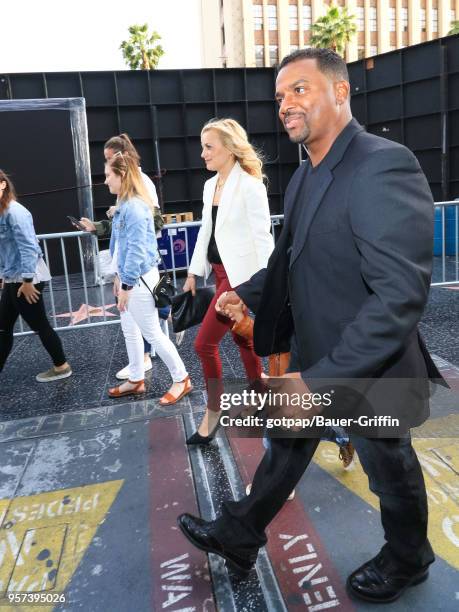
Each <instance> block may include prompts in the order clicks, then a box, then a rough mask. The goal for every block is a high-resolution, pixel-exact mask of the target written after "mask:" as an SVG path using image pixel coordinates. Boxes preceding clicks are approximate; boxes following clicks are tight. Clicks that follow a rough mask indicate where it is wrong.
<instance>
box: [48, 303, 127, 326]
mask: <svg viewBox="0 0 459 612" xmlns="http://www.w3.org/2000/svg"><path fill="white" fill-rule="evenodd" d="M113 306H116V304H107V305H106V306H105V308H104V307H103V306H90V305H89V304H81V306H80V308H79V309H78V310H77V311H76V312H64V313H62V314H58V315H56V317H57V318H58V319H65V318H69V319H70V323H69V325H76V324H77V323H80V321H85V320H86V319H87V318H88V317H89V316H91V317H103V316H104V312H105V316H106V317H116V316H117V315H115V314H113V313H112V312H108V309H109V308H113Z"/></svg>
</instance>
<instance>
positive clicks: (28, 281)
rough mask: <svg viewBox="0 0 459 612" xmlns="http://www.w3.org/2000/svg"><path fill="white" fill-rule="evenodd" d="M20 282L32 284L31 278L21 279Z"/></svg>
mask: <svg viewBox="0 0 459 612" xmlns="http://www.w3.org/2000/svg"><path fill="white" fill-rule="evenodd" d="M22 282H23V283H32V282H33V277H32V278H23V279H22Z"/></svg>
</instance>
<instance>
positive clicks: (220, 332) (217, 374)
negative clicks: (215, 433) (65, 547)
mask: <svg viewBox="0 0 459 612" xmlns="http://www.w3.org/2000/svg"><path fill="white" fill-rule="evenodd" d="M212 269H213V271H214V273H215V284H216V291H215V296H214V298H213V300H212V302H211V303H210V306H209V309H208V310H207V312H206V316H205V317H204V320H203V322H202V324H201V327H200V329H199V332H198V335H197V336H196V340H195V342H194V348H195V350H196V353H197V354H198V356H199V359H200V360H201V365H202V370H203V373H204V380H205V381H206V387H207V392H208V394H209V402H208V406H207V407H208V408H209V410H213V411H218V410H219V409H220V407H219V401H218V397H219V394H220V393H221V392H222V391H223V379H222V362H221V359H220V353H219V351H218V345H219V344H220V342H221V340H222V339H223V336H224V335H225V334H226V332H228V331H229V330H230V329H231V328H232V326H233V321H231V319H229V318H228V317H224V316H222V315H219V314H218V313H217V311H216V310H215V304H216V303H217V300H218V298H219V297H220V295H221V294H222V293H224V292H225V291H230V290H231V289H232V287H231V286H230V284H229V280H228V277H227V276H226V272H225V268H224V267H223V265H222V264H212ZM231 335H232V336H233V340H234V342H235V343H236V344H237V346H238V348H239V352H240V354H241V359H242V363H243V364H244V368H245V371H246V373H247V378H248V379H249V381H254V380H256V379H257V378H260V376H261V371H262V367H261V361H260V358H259V357H257V356H256V355H255V353H254V350H253V341H252V340H251V339H247V338H243V337H242V336H239V335H238V334H233V333H232V334H231ZM209 381H212V384H211V386H212V394H210V393H209ZM214 388H215V393H214ZM210 395H212V398H213V399H212V398H211V397H210Z"/></svg>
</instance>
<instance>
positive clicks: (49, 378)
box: [35, 366, 72, 383]
mask: <svg viewBox="0 0 459 612" xmlns="http://www.w3.org/2000/svg"><path fill="white" fill-rule="evenodd" d="M71 375H72V368H71V367H70V366H67V367H66V368H65V370H61V371H60V372H58V371H57V370H55V369H54V368H51V369H50V370H46V372H40V374H37V375H36V376H35V380H36V381H37V382H44V383H46V382H54V381H55V380H61V379H62V378H68V377H69V376H71Z"/></svg>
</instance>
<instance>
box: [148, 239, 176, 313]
mask: <svg viewBox="0 0 459 612" xmlns="http://www.w3.org/2000/svg"><path fill="white" fill-rule="evenodd" d="M158 253H159V256H160V257H161V262H162V264H163V266H164V270H165V272H164V274H163V275H162V276H161V275H160V277H159V281H158V282H157V283H156V285H155V286H154V287H153V289H150V287H149V286H148V285H147V283H146V282H145V281H144V279H143V278H142V276H141V277H140V280H141V281H142V283H143V284H144V285H145V287H146V288H147V289H148V291H149V292H150V293H151V295H152V296H153V299H154V300H155V306H156V308H164V307H165V306H170V305H171V303H172V298H173V297H174V295H175V294H176V293H177V289H176V288H175V286H174V283H173V282H172V278H171V277H170V274H169V272H168V271H167V267H166V264H165V263H164V259H163V256H162V255H161V251H160V250H159V248H158Z"/></svg>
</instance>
